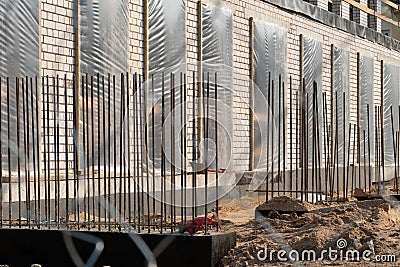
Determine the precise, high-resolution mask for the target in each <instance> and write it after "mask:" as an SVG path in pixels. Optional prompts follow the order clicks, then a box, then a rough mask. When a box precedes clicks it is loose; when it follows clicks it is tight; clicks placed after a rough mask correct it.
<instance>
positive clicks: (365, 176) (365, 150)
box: [363, 129, 367, 192]
mask: <svg viewBox="0 0 400 267" xmlns="http://www.w3.org/2000/svg"><path fill="white" fill-rule="evenodd" d="M366 143H367V142H366V139H365V129H363V151H364V157H363V160H364V162H363V169H364V186H363V188H364V192H366V191H367V189H366V187H367V160H366V159H365V158H366V156H367V155H366V153H367V149H366Z"/></svg>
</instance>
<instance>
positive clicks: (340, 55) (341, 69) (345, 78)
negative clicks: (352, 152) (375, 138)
mask: <svg viewBox="0 0 400 267" xmlns="http://www.w3.org/2000/svg"><path fill="white" fill-rule="evenodd" d="M333 56H334V65H333V66H334V68H333V75H334V95H333V97H334V108H333V109H332V110H333V112H336V115H337V121H335V122H334V124H335V125H336V124H337V137H338V158H337V159H338V164H339V165H343V163H344V164H347V153H346V151H347V150H348V148H349V122H350V86H349V76H350V75H349V65H350V60H349V52H348V51H344V50H342V49H340V48H337V47H334V49H333ZM336 115H335V114H333V117H336Z"/></svg>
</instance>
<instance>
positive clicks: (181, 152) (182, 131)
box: [179, 72, 186, 225]
mask: <svg viewBox="0 0 400 267" xmlns="http://www.w3.org/2000/svg"><path fill="white" fill-rule="evenodd" d="M185 80H186V77H184V76H183V73H182V72H181V73H180V85H179V97H180V99H179V100H180V102H179V104H180V110H179V111H180V116H181V117H180V119H181V131H180V134H181V135H180V139H181V144H180V145H181V149H180V150H181V151H180V174H181V203H180V204H181V224H182V225H185V224H186V222H185V219H184V218H185V216H184V207H185V205H184V203H185V201H184V196H185V188H184V181H185V177H184V172H185V167H184V165H183V162H184V159H185V157H184V155H186V153H184V145H185V142H184V134H185V127H186V125H185V121H184V115H183V114H184V109H183V105H184V102H183V101H184V100H183V98H184V96H183V92H184V89H183V83H184V82H185Z"/></svg>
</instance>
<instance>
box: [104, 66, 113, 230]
mask: <svg viewBox="0 0 400 267" xmlns="http://www.w3.org/2000/svg"><path fill="white" fill-rule="evenodd" d="M113 84H114V78H113ZM113 86H114V85H113ZM107 94H108V95H107V100H108V112H107V113H108V116H107V117H108V120H107V122H108V124H107V125H108V127H107V128H108V129H107V142H108V143H107V145H106V147H107V148H108V154H107V155H108V156H107V159H108V160H107V164H106V165H107V166H108V175H107V186H108V188H107V191H108V197H107V205H106V209H107V215H108V216H107V217H108V231H111V152H112V151H111V75H110V73H108V75H107Z"/></svg>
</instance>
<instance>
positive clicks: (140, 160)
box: [136, 75, 145, 229]
mask: <svg viewBox="0 0 400 267" xmlns="http://www.w3.org/2000/svg"><path fill="white" fill-rule="evenodd" d="M141 77H142V76H141V75H139V76H138V81H139V85H140V84H141ZM138 88H139V90H138V97H139V99H138V102H137V106H138V108H139V110H138V111H137V118H138V119H137V120H136V129H137V130H136V131H137V132H138V134H137V152H138V156H137V171H138V176H139V175H140V184H138V185H139V187H138V194H139V190H140V194H139V196H140V199H139V202H138V207H140V212H139V216H140V217H139V218H138V221H139V223H140V225H141V226H142V229H144V227H145V223H144V220H145V219H144V218H145V208H144V190H143V188H144V172H143V162H144V161H143V156H144V155H143V141H142V137H143V133H144V131H143V129H142V127H141V125H142V124H143V121H142V119H143V117H142V108H143V107H142V100H143V99H142V90H141V89H142V88H141V87H140V86H139V87H138ZM139 172H140V173H139ZM139 205H140V206H139ZM142 220H143V222H142Z"/></svg>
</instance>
